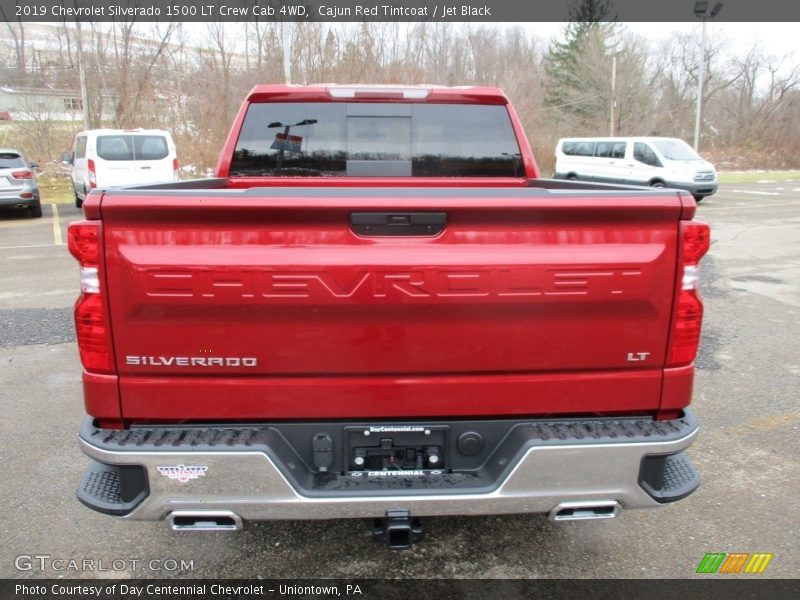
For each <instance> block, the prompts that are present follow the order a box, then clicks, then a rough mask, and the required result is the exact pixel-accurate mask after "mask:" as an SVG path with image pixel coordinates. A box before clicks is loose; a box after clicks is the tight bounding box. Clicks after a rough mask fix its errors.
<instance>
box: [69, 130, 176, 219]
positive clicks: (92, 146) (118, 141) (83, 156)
mask: <svg viewBox="0 0 800 600" xmlns="http://www.w3.org/2000/svg"><path fill="white" fill-rule="evenodd" d="M65 162H67V164H71V165H72V187H73V189H74V190H75V206H78V207H80V206H81V205H83V201H84V200H85V199H86V194H88V193H89V191H90V190H92V189H94V188H107V187H112V186H116V185H137V184H146V183H161V182H167V181H175V180H176V179H178V157H177V154H176V152H175V143H174V142H173V141H172V136H171V135H170V134H169V132H168V131H165V130H163V129H89V130H87V131H81V132H79V133H78V134H77V135H76V136H75V144H74V146H73V152H72V155H71V156H67V157H66V161H65Z"/></svg>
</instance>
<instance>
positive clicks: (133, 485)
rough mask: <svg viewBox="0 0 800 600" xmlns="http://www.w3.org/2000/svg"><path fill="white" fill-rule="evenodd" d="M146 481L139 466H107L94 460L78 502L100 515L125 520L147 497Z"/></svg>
mask: <svg viewBox="0 0 800 600" xmlns="http://www.w3.org/2000/svg"><path fill="white" fill-rule="evenodd" d="M147 493H148V492H147V477H146V475H145V472H144V469H143V468H142V467H138V466H112V465H104V464H103V463H100V462H97V461H95V460H93V461H91V462H90V463H89V468H88V469H87V470H86V474H85V475H84V476H83V479H82V480H81V483H80V485H79V486H78V500H80V501H81V502H82V503H83V504H85V505H86V506H88V507H89V508H92V509H94V510H96V511H98V512H101V513H105V514H108V515H117V516H122V515H126V514H128V513H129V512H131V511H132V510H133V509H134V508H136V506H137V505H138V504H139V503H140V502H141V501H142V500H144V499H145V498H146V497H147Z"/></svg>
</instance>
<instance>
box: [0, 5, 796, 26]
mask: <svg viewBox="0 0 800 600" xmlns="http://www.w3.org/2000/svg"><path fill="white" fill-rule="evenodd" d="M717 5H721V6H720V7H718V8H719V10H715V7H717ZM587 6H591V7H592V9H591V10H589V11H588V12H587V11H586V10H585V9H586V7H587ZM582 7H583V9H584V10H583V11H582V10H581V8H582ZM0 8H1V9H2V12H0V19H2V20H5V21H23V22H61V21H68V22H71V21H78V20H80V21H133V20H135V21H137V22H148V21H151V22H152V21H160V22H166V21H184V22H205V21H229V22H245V21H271V20H272V21H286V22H307V21H308V22H311V21H318V22H320V21H321V22H360V21H362V22H363V21H376V22H387V21H396V22H430V23H448V22H449V23H458V22H472V23H492V22H515V23H520V22H558V21H572V20H596V21H620V22H682V21H683V22H695V21H698V20H700V19H701V18H702V16H700V15H696V14H695V11H696V9H697V10H700V9H704V14H705V16H706V18H714V19H716V20H717V21H725V22H757V21H760V22H787V21H800V2H798V1H797V0H708V1H707V2H705V0H703V1H697V0H0ZM711 13H714V16H713V17H712V16H711Z"/></svg>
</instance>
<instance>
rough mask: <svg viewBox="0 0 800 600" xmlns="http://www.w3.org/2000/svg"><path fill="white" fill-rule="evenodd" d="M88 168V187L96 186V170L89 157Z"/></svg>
mask: <svg viewBox="0 0 800 600" xmlns="http://www.w3.org/2000/svg"><path fill="white" fill-rule="evenodd" d="M88 168H89V187H90V188H96V187H97V171H96V170H95V166H94V161H93V160H92V159H91V158H90V159H89V161H88Z"/></svg>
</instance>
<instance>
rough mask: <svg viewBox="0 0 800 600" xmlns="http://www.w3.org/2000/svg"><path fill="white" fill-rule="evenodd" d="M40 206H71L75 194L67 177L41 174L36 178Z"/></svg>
mask: <svg viewBox="0 0 800 600" xmlns="http://www.w3.org/2000/svg"><path fill="white" fill-rule="evenodd" d="M36 181H37V183H38V184H39V194H40V196H41V198H42V204H72V203H73V202H75V194H74V193H73V191H72V181H71V180H70V178H69V176H66V177H64V176H63V175H49V174H46V173H43V174H41V175H38V176H37V177H36Z"/></svg>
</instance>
